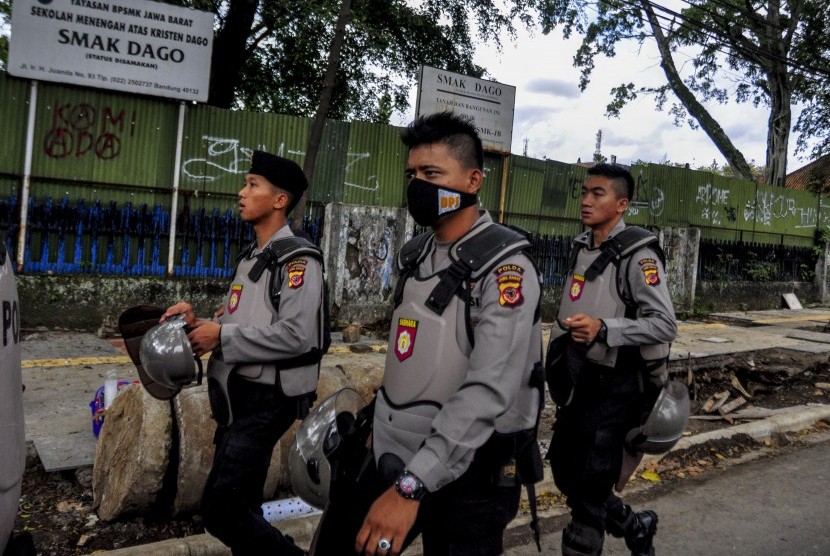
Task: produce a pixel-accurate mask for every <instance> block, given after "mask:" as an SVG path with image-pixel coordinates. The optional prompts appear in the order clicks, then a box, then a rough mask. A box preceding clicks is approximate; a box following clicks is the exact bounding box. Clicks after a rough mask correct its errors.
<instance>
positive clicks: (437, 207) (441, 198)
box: [406, 178, 478, 226]
mask: <svg viewBox="0 0 830 556" xmlns="http://www.w3.org/2000/svg"><path fill="white" fill-rule="evenodd" d="M406 201H407V208H408V209H409V214H411V215H412V218H414V219H415V222H417V223H418V225H419V226H433V225H434V224H435V223H436V222H438V219H439V218H441V217H442V216H445V215H447V214H452V213H454V212H458V211H459V210H461V209H464V208H467V207H470V206H473V205H475V204H476V202H477V201H478V196H477V195H474V194H472V193H462V192H461V191H456V190H454V189H447V188H446V187H441V186H440V185H435V184H434V183H430V182H428V181H425V180H422V179H418V178H412V179H411V180H410V181H409V186H408V187H407V188H406Z"/></svg>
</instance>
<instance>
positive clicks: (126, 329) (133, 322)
mask: <svg viewBox="0 0 830 556" xmlns="http://www.w3.org/2000/svg"><path fill="white" fill-rule="evenodd" d="M163 314H164V308H163V307H157V306H155V305H136V306H135V307H130V308H129V309H126V310H125V311H124V312H122V313H121V314H120V315H119V316H118V330H119V331H120V332H121V337H122V338H124V347H125V348H126V349H127V353H128V354H129V355H130V359H131V360H132V362H133V364H135V368H136V370H137V371H138V378H140V379H141V385H142V386H144V389H145V390H147V392H148V393H149V394H150V395H151V396H153V397H154V398H157V399H159V400H169V399H170V398H172V397H173V396H175V395H176V394H178V393H179V390H181V388H179V387H176V388H168V387H166V386H164V385H162V384H159V383H158V382H156V381H155V380H153V379H152V378H151V377H150V375H148V374H147V371H145V370H144V366H143V365H142V364H141V357H140V354H139V352H140V350H141V340H142V338H144V334H146V333H147V332H148V331H149V330H150V329H151V328H153V327H155V326H158V323H159V319H160V318H161V316H162V315H163Z"/></svg>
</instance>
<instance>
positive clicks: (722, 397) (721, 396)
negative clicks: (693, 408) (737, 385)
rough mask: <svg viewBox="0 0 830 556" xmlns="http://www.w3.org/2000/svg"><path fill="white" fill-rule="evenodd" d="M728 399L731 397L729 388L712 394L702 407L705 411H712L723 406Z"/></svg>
mask: <svg viewBox="0 0 830 556" xmlns="http://www.w3.org/2000/svg"><path fill="white" fill-rule="evenodd" d="M727 399H729V390H724V391H723V392H718V393H717V394H713V395H712V396H710V397H709V399H708V400H706V402H704V404H703V407H701V408H700V409H701V410H702V411H704V412H705V413H712V412H713V411H716V410H717V409H718V408H719V407H720V406H722V405H723V404H724V402H725V401H726V400H727Z"/></svg>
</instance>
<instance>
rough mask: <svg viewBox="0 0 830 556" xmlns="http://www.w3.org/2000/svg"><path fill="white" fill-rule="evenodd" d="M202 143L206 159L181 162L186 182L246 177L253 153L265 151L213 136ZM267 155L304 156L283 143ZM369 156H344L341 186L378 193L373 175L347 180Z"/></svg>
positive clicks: (367, 154)
mask: <svg viewBox="0 0 830 556" xmlns="http://www.w3.org/2000/svg"><path fill="white" fill-rule="evenodd" d="M202 142H203V143H204V144H205V147H206V151H205V156H204V157H194V158H190V159H187V160H185V161H184V162H182V174H184V176H185V177H186V178H188V179H191V180H203V181H208V182H212V181H216V180H218V179H220V178H222V177H226V176H228V175H231V176H238V175H240V174H245V173H246V172H247V171H248V170H249V169H250V167H251V156H252V155H253V154H254V151H255V150H261V151H267V150H268V148H267V147H266V146H265V145H262V144H260V145H257V146H255V147H250V146H245V145H243V144H242V142H241V141H240V140H239V139H234V138H227V137H213V136H211V135H203V136H202ZM268 152H273V154H276V155H278V156H287V155H292V156H294V157H300V158H303V157H305V151H302V150H297V149H291V148H289V147H286V145H285V143H280V145H279V147H277V149H276V151H268ZM371 156H372V154H371V153H368V152H362V153H347V154H346V157H347V160H348V162H347V163H346V168H345V178H344V179H345V181H344V182H343V183H344V185H346V186H347V187H354V188H356V189H363V190H366V191H377V190H378V189H380V183H379V182H378V177H377V175H374V174H373V175H370V176H367V178H366V183H357V182H356V181H349V174H350V173H353V171H354V167H355V165H356V164H358V163H360V162H363V161H366V160H369V159H370V158H371Z"/></svg>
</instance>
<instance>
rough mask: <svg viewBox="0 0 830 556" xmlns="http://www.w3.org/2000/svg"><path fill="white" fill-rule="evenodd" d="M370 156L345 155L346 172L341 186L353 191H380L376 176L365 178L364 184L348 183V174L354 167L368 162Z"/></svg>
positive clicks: (366, 154)
mask: <svg viewBox="0 0 830 556" xmlns="http://www.w3.org/2000/svg"><path fill="white" fill-rule="evenodd" d="M371 156H372V153H347V154H346V159H347V160H348V162H347V163H346V172H345V177H344V181H343V185H345V186H346V187H354V188H355V189H362V190H363V191H377V190H379V189H380V183H379V182H378V177H377V175H374V174H373V175H371V176H366V183H365V184H360V183H355V182H352V181H349V172H351V171H352V169H353V168H354V165H355V164H357V163H359V162H361V161H363V160H368V159H369V158H370V157H371Z"/></svg>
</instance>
